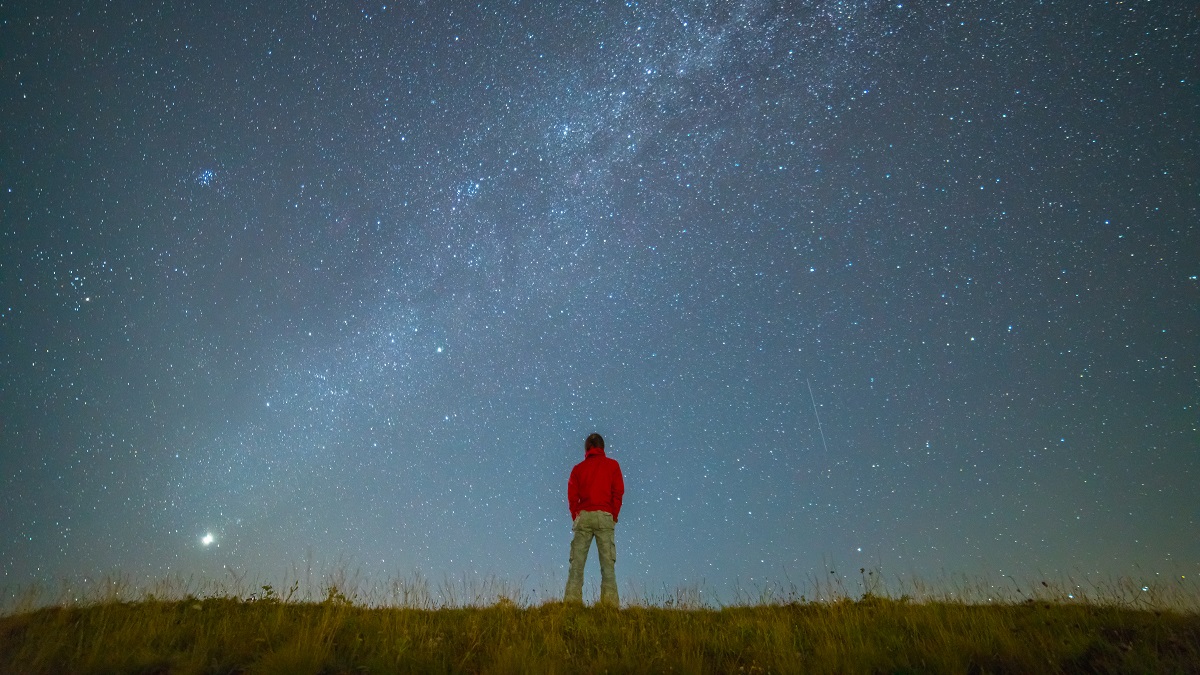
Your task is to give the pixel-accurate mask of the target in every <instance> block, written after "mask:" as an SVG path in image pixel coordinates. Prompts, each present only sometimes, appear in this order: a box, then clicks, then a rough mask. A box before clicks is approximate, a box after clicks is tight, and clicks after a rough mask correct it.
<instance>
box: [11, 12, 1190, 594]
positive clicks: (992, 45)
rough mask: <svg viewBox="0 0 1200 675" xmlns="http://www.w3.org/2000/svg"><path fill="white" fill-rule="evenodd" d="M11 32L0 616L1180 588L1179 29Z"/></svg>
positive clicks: (1183, 250)
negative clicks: (69, 585) (287, 577)
mask: <svg viewBox="0 0 1200 675" xmlns="http://www.w3.org/2000/svg"><path fill="white" fill-rule="evenodd" d="M38 4H39V6H38V7H37V8H34V9H30V8H25V7H20V6H18V7H11V6H5V5H3V4H0V44H2V45H4V46H3V47H2V48H0V74H2V75H3V80H2V82H3V84H2V85H0V86H2V87H3V92H4V96H3V103H0V120H2V125H3V126H2V127H0V129H2V130H3V133H2V134H0V152H2V154H0V214H2V218H3V221H2V232H0V234H2V239H0V256H2V257H0V288H2V293H3V295H2V296H0V300H2V302H0V345H2V346H0V357H2V359H3V360H2V362H0V366H2V369H0V469H2V472H0V477H2V480H3V484H2V485H3V488H2V490H0V513H2V514H3V516H2V517H0V574H2V575H3V576H2V577H0V584H4V585H5V587H6V588H21V587H25V586H27V585H28V584H31V583H34V582H47V581H54V580H58V579H63V578H66V579H78V578H84V577H89V578H91V577H95V576H97V575H100V576H102V575H105V574H114V573H116V574H122V575H128V576H130V577H132V578H133V579H135V580H142V581H151V580H155V579H161V578H163V577H166V576H168V575H175V574H179V575H184V576H187V575H195V576H197V577H202V578H221V577H223V576H225V575H227V574H229V573H230V572H229V570H235V571H236V572H235V573H236V574H237V575H247V577H248V578H264V579H275V578H280V577H281V576H282V575H284V574H285V573H286V572H287V571H288V570H290V569H296V568H297V566H299V567H304V566H312V567H315V568H318V569H331V568H335V567H338V566H342V567H345V566H349V567H350V568H352V569H360V570H362V571H363V574H364V575H366V576H369V577H372V578H389V577H397V576H404V575H407V574H410V573H412V572H413V571H415V570H419V571H421V572H422V573H424V574H426V575H429V576H432V577H434V578H437V577H439V576H440V575H443V574H449V575H468V576H475V577H480V578H482V577H487V576H489V575H495V576H497V577H500V578H505V579H514V580H524V583H526V584H528V585H529V586H530V587H534V588H550V589H551V591H550V594H553V593H557V592H558V588H557V587H556V586H555V584H559V583H561V580H562V579H564V578H565V569H566V562H567V545H568V542H569V538H570V529H569V528H570V518H569V514H568V510H567V506H566V498H565V489H566V478H567V474H568V473H569V471H570V468H571V466H573V465H574V464H575V463H576V462H578V461H580V459H581V458H582V455H583V439H584V437H585V436H586V435H587V434H588V433H591V432H593V431H597V432H600V433H601V434H603V435H604V436H605V438H606V440H607V446H608V449H609V454H610V456H612V457H614V458H615V459H617V460H618V461H619V462H620V463H621V465H622V467H623V469H624V473H625V477H626V486H627V495H626V505H625V508H624V510H623V511H622V514H621V520H620V525H619V526H618V531H617V545H618V562H617V571H618V577H619V579H620V581H621V584H622V587H623V588H625V587H632V588H641V589H661V588H664V587H666V588H674V587H676V586H679V585H691V584H704V585H705V587H706V588H708V589H711V590H712V592H713V593H714V594H718V595H720V596H721V597H724V598H729V597H732V593H733V589H735V588H737V587H742V588H753V587H755V586H756V585H760V584H764V583H767V582H771V581H784V580H789V579H790V580H793V581H799V580H804V579H808V578H812V577H813V576H819V575H821V574H827V573H828V571H829V569H833V568H835V567H845V568H847V569H854V570H855V571H857V568H859V567H863V568H871V569H877V570H880V571H881V572H882V573H883V574H885V575H909V574H916V575H919V576H922V577H925V578H938V577H939V576H940V575H946V574H949V575H957V574H964V575H968V576H972V577H975V576H983V577H995V578H999V577H1002V576H1003V575H1013V576H1014V577H1018V578H1039V577H1048V576H1049V577H1058V576H1060V575H1066V574H1077V573H1078V574H1084V575H1094V576H1097V577H1099V578H1106V577H1111V576H1115V575H1122V574H1130V573H1133V574H1138V575H1142V576H1146V577H1151V576H1156V575H1158V576H1161V575H1168V576H1169V575H1177V574H1179V573H1187V572H1194V573H1200V569H1198V567H1200V538H1198V537H1196V528H1197V525H1198V523H1200V499H1198V498H1197V497H1196V492H1195V489H1194V485H1195V482H1196V479H1197V476H1198V472H1200V453H1198V452H1197V449H1198V448H1200V433H1198V419H1200V418H1198V414H1197V404H1198V394H1200V385H1198V383H1200V372H1198V366H1197V359H1198V355H1200V348H1198V347H1200V313H1198V311H1197V307H1198V306H1200V305H1198V300H1200V296H1198V291H1200V282H1198V281H1197V274H1198V273H1200V262H1198V261H1200V257H1198V256H1197V252H1198V251H1200V227H1198V225H1197V223H1198V222H1200V221H1198V216H1200V163H1198V161H1197V151H1198V150H1200V125H1198V124H1197V121H1198V120H1200V90H1198V89H1197V77H1198V71H1197V54H1200V15H1197V13H1196V12H1195V11H1194V9H1193V8H1190V7H1189V6H1187V4H1186V3H1152V2H1126V3H1116V4H1110V5H1098V4H1097V5H1095V6H1091V7H1084V6H1081V4H1080V3H1068V2H1046V3H1039V4H1036V5H1032V4H1030V3H1022V2H1011V3H1010V2H986V3H984V2H981V3H973V4H963V3H957V2H950V3H945V2H942V3H936V4H930V3H911V4H910V3H908V2H903V3H898V2H892V3H889V4H883V3H875V2H846V1H814V2H759V1H747V2H740V3H735V2H729V3H713V2H676V3H668V2H663V3H655V2H626V3H618V2H596V3H528V2H505V3H500V2H496V3H489V2H484V3H479V4H472V3H445V2H429V3H398V4H395V5H392V4H388V5H383V4H380V3H365V2H336V3H334V2H330V3H304V4H302V5H294V6H291V8H289V9H279V8H276V7H275V6H274V5H272V4H271V3H266V4H261V6H259V7H255V8H252V9H247V8H245V7H241V6H238V5H234V4H227V3H219V2H218V3H210V2H205V3H171V8H170V9H166V8H163V7H161V6H159V4H158V3H133V5H139V4H140V6H131V5H130V4H129V3H88V4H86V5H85V6H83V7H77V6H76V5H74V4H67V3H48V4H47V3H38ZM818 419H819V423H818ZM595 573H597V572H596V570H595V569H594V562H593V569H591V570H589V581H591V580H592V578H591V576H590V575H591V574H595Z"/></svg>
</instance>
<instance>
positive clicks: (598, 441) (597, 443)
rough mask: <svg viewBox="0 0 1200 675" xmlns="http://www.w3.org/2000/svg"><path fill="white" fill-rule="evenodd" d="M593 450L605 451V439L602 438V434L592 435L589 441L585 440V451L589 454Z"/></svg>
mask: <svg viewBox="0 0 1200 675" xmlns="http://www.w3.org/2000/svg"><path fill="white" fill-rule="evenodd" d="M592 448H600V449H601V450H603V449H604V437H603V436H601V435H600V434H592V435H590V436H588V437H587V440H585V441H584V442H583V451H584V452H587V451H588V450H591V449H592Z"/></svg>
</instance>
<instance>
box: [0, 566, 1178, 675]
mask: <svg viewBox="0 0 1200 675" xmlns="http://www.w3.org/2000/svg"><path fill="white" fill-rule="evenodd" d="M876 576H877V575H875V574H874V572H867V571H866V570H861V571H860V572H859V575H858V578H853V577H851V578H850V579H847V578H843V577H841V576H839V575H836V574H831V575H829V577H828V578H825V579H810V580H808V582H806V583H805V584H803V585H795V584H790V583H787V584H782V585H766V586H762V587H755V588H750V589H745V590H742V591H740V592H739V597H738V598H736V599H735V600H734V601H733V602H731V603H729V604H727V605H721V604H717V603H714V602H711V601H708V600H706V599H705V593H704V590H703V588H701V587H697V586H690V587H684V588H678V589H671V590H669V591H668V590H666V589H664V590H662V591H660V592H659V593H657V594H654V593H645V592H643V593H642V594H640V595H637V596H630V595H629V593H628V592H627V593H626V596H627V598H628V597H632V601H627V605H626V606H625V607H624V608H623V609H620V610H612V609H604V608H590V607H579V606H571V605H563V604H562V603H559V602H556V601H550V600H547V599H546V598H545V597H537V595H536V594H534V593H533V592H530V591H526V590H525V589H524V588H523V586H522V585H521V584H514V583H509V582H505V581H502V580H499V579H495V578H491V579H482V580H472V579H469V578H459V579H444V580H443V581H442V582H440V583H436V584H435V583H431V582H429V581H428V580H427V579H425V578H423V577H420V576H413V577H410V578H407V579H398V580H389V581H387V582H384V583H381V584H371V583H366V582H364V581H363V580H362V579H359V578H358V577H357V576H356V575H352V574H351V575H347V574H343V575H341V576H340V577H339V576H337V575H334V576H333V577H325V578H324V579H323V583H321V584H320V585H318V586H317V587H316V588H307V589H306V588H305V585H306V580H304V579H302V578H299V577H297V578H293V579H291V580H290V582H286V583H285V584H283V585H281V586H280V587H278V588H277V587H275V586H272V585H270V584H257V585H254V586H247V585H246V581H245V580H244V579H238V578H236V577H234V578H232V579H230V580H225V581H224V582H222V583H212V582H198V581H195V580H179V579H175V580H170V581H167V582H162V583H159V584H156V585H154V586H153V587H151V588H142V589H139V588H135V587H133V585H132V584H130V583H129V582H127V581H123V580H119V579H118V580H106V581H104V582H102V583H99V584H95V585H93V586H92V587H90V588H88V589H86V590H81V591H74V590H72V589H62V590H63V592H66V593H68V595H67V596H65V597H61V598H59V599H58V601H56V602H53V603H50V604H44V605H41V606H37V607H34V606H27V607H24V608H15V609H14V611H13V612H12V613H10V614H8V615H7V616H4V617H2V618H0V670H3V671H4V672H21V673H58V672H72V673H361V672H385V673H390V672H498V673H505V672H523V673H524V672H547V673H555V672H605V671H607V672H666V671H674V672H694V673H706V672H713V673H767V672H771V673H775V672H779V673H793V672H794V673H800V672H805V673H811V672H839V673H878V672H914V673H915V672H920V673H965V672H979V673H986V672H991V673H1029V672H1037V673H1075V672H1122V673H1123V672H1200V613H1198V612H1197V610H1196V607H1195V594H1194V588H1192V587H1190V586H1189V585H1187V584H1186V583H1185V582H1186V580H1183V579H1179V580H1176V581H1175V582H1173V583H1165V584H1159V585H1157V586H1152V585H1151V584H1148V583H1137V582H1134V581H1132V580H1114V581H1111V582H1106V583H1101V584H1082V583H1076V582H1075V581H1074V580H1067V582H1065V583H1050V582H1046V583H1045V584H1043V583H1041V582H1034V583H1033V584H1030V585H1028V586H1029V587H1028V588H1026V587H1022V586H1021V585H1019V584H1016V583H1015V582H1012V583H1008V584H994V583H991V582H989V581H986V580H983V581H970V580H966V579H963V580H959V581H958V582H956V583H955V584H951V585H931V586H925V585H923V584H920V583H918V582H905V583H899V582H894V583H893V584H892V586H893V587H892V588H885V585H884V584H883V583H882V582H881V581H880V580H879V579H877V578H876ZM43 597H44V596H43ZM27 601H28V602H35V601H34V600H27Z"/></svg>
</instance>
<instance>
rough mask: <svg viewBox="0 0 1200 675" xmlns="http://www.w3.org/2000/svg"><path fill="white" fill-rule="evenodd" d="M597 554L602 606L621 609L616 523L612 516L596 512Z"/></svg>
mask: <svg viewBox="0 0 1200 675" xmlns="http://www.w3.org/2000/svg"><path fill="white" fill-rule="evenodd" d="M594 513H595V519H596V553H598V554H600V604H602V605H610V606H612V607H619V606H620V605H621V602H620V600H619V599H618V597H617V570H616V564H617V540H616V536H615V534H616V523H614V522H613V518H612V514H610V513H606V512H604V511H596V512H594Z"/></svg>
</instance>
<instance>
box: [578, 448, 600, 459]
mask: <svg viewBox="0 0 1200 675" xmlns="http://www.w3.org/2000/svg"><path fill="white" fill-rule="evenodd" d="M597 455H599V456H601V457H603V456H604V448H588V449H587V454H585V455H584V456H583V458H584V459H591V458H592V457H595V456H597Z"/></svg>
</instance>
